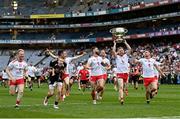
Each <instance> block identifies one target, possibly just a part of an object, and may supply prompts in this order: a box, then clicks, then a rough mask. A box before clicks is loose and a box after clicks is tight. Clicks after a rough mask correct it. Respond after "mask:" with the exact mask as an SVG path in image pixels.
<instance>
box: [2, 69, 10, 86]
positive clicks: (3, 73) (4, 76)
mask: <svg viewBox="0 0 180 119" xmlns="http://www.w3.org/2000/svg"><path fill="white" fill-rule="evenodd" d="M8 81H9V77H8V74H7V73H6V69H4V70H3V71H2V83H3V85H4V87H5V88H6V87H7V86H8Z"/></svg>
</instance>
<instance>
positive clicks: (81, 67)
mask: <svg viewBox="0 0 180 119" xmlns="http://www.w3.org/2000/svg"><path fill="white" fill-rule="evenodd" d="M83 68H84V66H83V65H82V62H80V63H79V66H78V67H77V74H79V71H80V70H82V69H83ZM78 90H81V82H80V79H79V78H78Z"/></svg>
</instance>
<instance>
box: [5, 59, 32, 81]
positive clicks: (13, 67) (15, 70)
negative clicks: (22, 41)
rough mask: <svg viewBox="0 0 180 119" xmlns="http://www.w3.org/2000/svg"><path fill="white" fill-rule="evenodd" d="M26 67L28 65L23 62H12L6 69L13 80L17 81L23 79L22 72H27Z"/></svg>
mask: <svg viewBox="0 0 180 119" xmlns="http://www.w3.org/2000/svg"><path fill="white" fill-rule="evenodd" d="M27 66H28V65H27V63H26V62H25V61H22V62H19V61H17V60H13V61H12V62H10V63H9V65H8V68H9V69H10V72H11V74H12V76H13V78H15V80H17V79H21V78H23V77H24V71H27Z"/></svg>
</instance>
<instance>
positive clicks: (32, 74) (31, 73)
mask: <svg viewBox="0 0 180 119" xmlns="http://www.w3.org/2000/svg"><path fill="white" fill-rule="evenodd" d="M36 71H37V69H36V68H35V67H34V66H33V64H32V62H31V63H30V64H29V66H28V72H27V73H28V78H27V82H29V89H30V90H31V91H32V88H33V81H34V80H35V73H36Z"/></svg>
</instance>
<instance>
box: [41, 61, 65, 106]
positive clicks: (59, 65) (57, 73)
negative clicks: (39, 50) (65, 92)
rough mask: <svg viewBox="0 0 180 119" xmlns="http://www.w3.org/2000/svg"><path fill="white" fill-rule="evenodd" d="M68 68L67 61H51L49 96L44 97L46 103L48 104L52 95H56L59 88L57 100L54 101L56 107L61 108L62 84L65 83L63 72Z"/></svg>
mask: <svg viewBox="0 0 180 119" xmlns="http://www.w3.org/2000/svg"><path fill="white" fill-rule="evenodd" d="M65 68H66V63H65V62H62V61H60V60H58V59H56V60H55V61H51V62H50V71H49V73H50V75H49V81H50V82H49V91H48V94H47V96H46V97H45V99H44V105H45V106H47V104H48V100H49V98H50V97H52V96H53V95H54V92H55V90H57V91H56V92H57V94H56V98H55V102H54V108H55V109H59V107H58V103H59V100H60V99H61V92H62V85H63V80H62V77H63V73H64V71H65Z"/></svg>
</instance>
